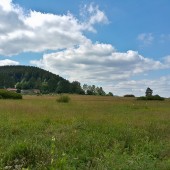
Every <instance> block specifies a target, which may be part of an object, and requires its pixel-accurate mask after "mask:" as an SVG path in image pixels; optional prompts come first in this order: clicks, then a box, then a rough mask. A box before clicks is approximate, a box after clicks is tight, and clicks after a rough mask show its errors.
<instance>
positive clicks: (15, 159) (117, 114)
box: [0, 95, 170, 170]
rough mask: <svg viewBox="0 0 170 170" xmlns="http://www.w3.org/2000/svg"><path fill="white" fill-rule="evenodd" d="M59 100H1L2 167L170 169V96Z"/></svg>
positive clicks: (73, 97)
mask: <svg viewBox="0 0 170 170" xmlns="http://www.w3.org/2000/svg"><path fill="white" fill-rule="evenodd" d="M57 98H58V97H57V96H48V95H46V96H24V97H23V99H22V100H7V99H6V100H0V169H2V170H4V169H7V170H8V169H9V170H14V169H18V170H19V169H27V170H28V169H29V170H56V169H59V170H169V169H170V100H168V99H166V100H165V101H139V100H136V99H135V98H123V97H122V98H121V97H110V96H104V97H102V96H81V95H70V98H71V101H70V102H69V103H59V102H57V101H56V99H57Z"/></svg>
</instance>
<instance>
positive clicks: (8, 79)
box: [0, 66, 84, 93]
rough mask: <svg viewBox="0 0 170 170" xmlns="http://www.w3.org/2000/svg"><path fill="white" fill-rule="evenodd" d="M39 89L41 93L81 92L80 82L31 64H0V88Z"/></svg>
mask: <svg viewBox="0 0 170 170" xmlns="http://www.w3.org/2000/svg"><path fill="white" fill-rule="evenodd" d="M14 87H15V88H17V89H39V90H41V92H42V93H51V92H57V93H83V92H84V91H83V90H82V88H81V86H80V83H79V82H77V81H75V82H72V83H70V82H69V81H68V80H66V79H64V78H62V77H60V76H59V75H55V74H53V73H51V72H49V71H46V70H43V69H40V68H37V67H33V66H0V88H14Z"/></svg>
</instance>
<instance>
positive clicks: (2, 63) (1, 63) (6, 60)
mask: <svg viewBox="0 0 170 170" xmlns="http://www.w3.org/2000/svg"><path fill="white" fill-rule="evenodd" d="M5 65H19V62H17V61H13V60H9V59H5V60H0V66H5Z"/></svg>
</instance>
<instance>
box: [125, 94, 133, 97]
mask: <svg viewBox="0 0 170 170" xmlns="http://www.w3.org/2000/svg"><path fill="white" fill-rule="evenodd" d="M124 97H135V95H133V94H126V95H124Z"/></svg>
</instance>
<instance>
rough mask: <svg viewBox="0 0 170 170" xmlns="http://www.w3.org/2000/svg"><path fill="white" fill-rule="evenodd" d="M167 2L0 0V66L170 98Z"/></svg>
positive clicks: (120, 91) (119, 91) (121, 91)
mask: <svg viewBox="0 0 170 170" xmlns="http://www.w3.org/2000/svg"><path fill="white" fill-rule="evenodd" d="M169 6H170V1H169V0H149V1H148V0H141V1H139V0H119V1H118V0H111V1H110V0H93V1H90V0H86V1H85V0H75V1H72V2H71V1H70V0H62V1H56V0H49V1H47V0H36V1H35V0H29V1H28V0H0V66H4V65H31V66H36V67H40V68H43V69H45V70H48V71H50V72H53V73H55V74H57V75H60V76H62V77H64V78H65V79H68V80H69V81H75V80H77V81H79V82H80V83H81V84H82V85H83V84H85V83H86V84H89V85H92V84H94V85H96V86H102V87H103V89H104V90H105V91H106V92H109V91H110V92H112V93H113V94H114V95H119V96H123V95H125V94H134V95H135V96H142V95H145V91H146V88H147V87H150V88H151V89H152V90H153V94H154V95H156V94H159V95H160V96H163V97H170V22H169V21H170V10H169Z"/></svg>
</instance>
